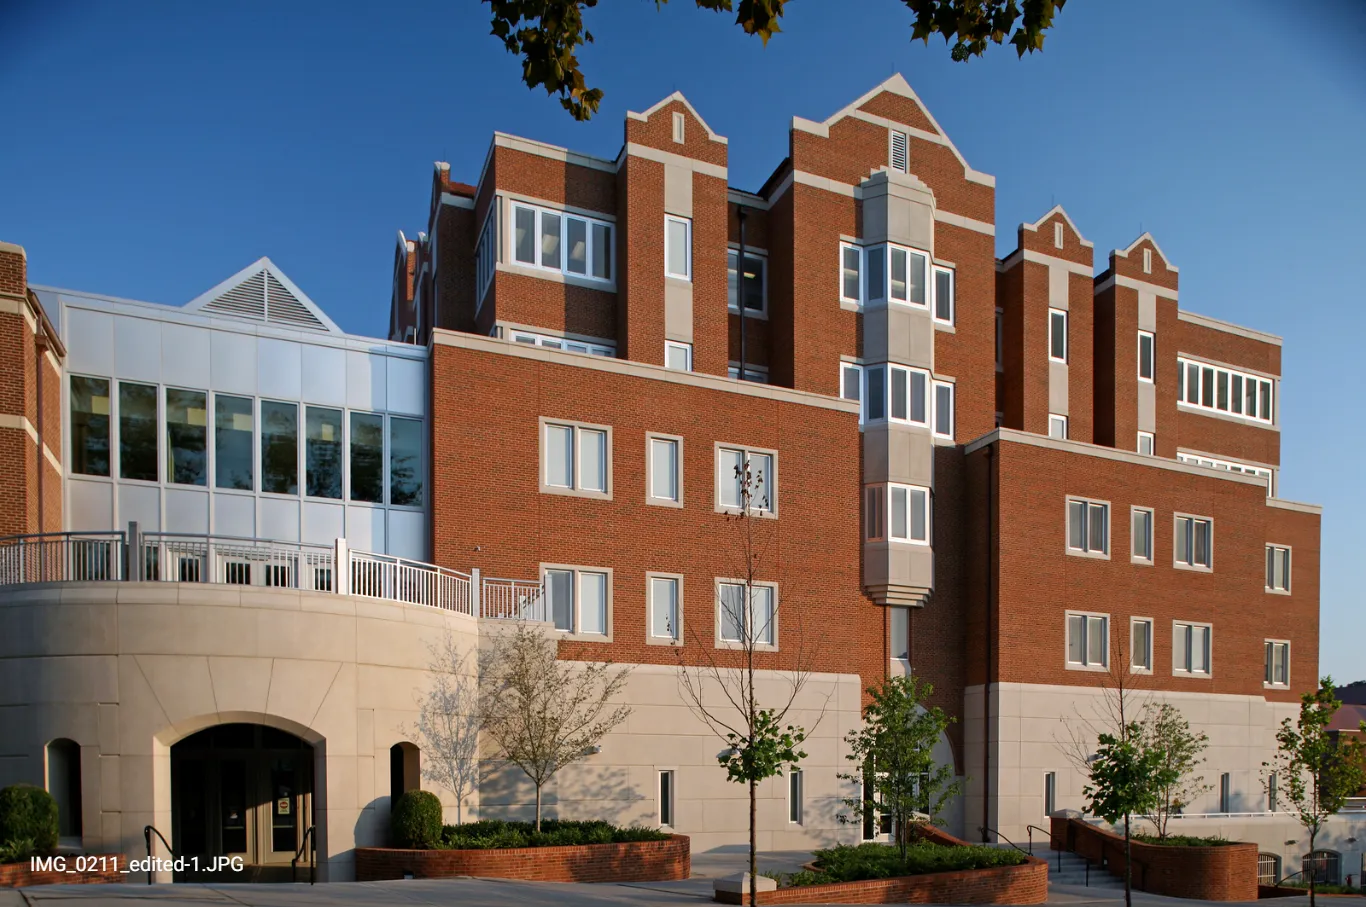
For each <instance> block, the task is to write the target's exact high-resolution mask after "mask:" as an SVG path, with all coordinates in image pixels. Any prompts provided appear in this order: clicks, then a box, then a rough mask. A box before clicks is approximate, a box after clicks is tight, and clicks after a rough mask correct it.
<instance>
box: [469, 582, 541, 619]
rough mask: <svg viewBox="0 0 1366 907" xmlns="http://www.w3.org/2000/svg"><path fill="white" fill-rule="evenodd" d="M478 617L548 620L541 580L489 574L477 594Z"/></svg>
mask: <svg viewBox="0 0 1366 907" xmlns="http://www.w3.org/2000/svg"><path fill="white" fill-rule="evenodd" d="M479 598H480V601H479V616H480V617H487V618H491V619H493V620H541V621H544V620H549V619H550V618H549V615H548V614H547V613H546V600H545V589H544V586H543V585H542V584H541V583H535V582H528V581H525V580H515V579H498V578H495V577H489V578H487V579H485V580H484V582H483V590H482V592H481V594H480V596H479Z"/></svg>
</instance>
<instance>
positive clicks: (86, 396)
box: [71, 375, 109, 476]
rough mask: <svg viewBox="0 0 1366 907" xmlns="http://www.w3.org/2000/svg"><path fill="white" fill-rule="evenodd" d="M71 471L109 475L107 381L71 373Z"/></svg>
mask: <svg viewBox="0 0 1366 907" xmlns="http://www.w3.org/2000/svg"><path fill="white" fill-rule="evenodd" d="M71 471H72V472H74V473H77V474H79V475H83V476H107V475H109V381H108V380H107V379H105V378H84V377H81V376H79V375H72V376H71Z"/></svg>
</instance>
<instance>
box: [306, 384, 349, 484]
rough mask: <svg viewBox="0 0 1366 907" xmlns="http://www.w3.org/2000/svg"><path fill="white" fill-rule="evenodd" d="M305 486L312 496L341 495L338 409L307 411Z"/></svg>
mask: <svg viewBox="0 0 1366 907" xmlns="http://www.w3.org/2000/svg"><path fill="white" fill-rule="evenodd" d="M304 487H305V488H306V489H307V491H306V493H307V494H308V496H309V497H314V498H341V496H342V414H341V410H339V409H323V408H321V407H318V406H309V407H306V408H305V410H304Z"/></svg>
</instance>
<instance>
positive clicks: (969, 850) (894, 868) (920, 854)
mask: <svg viewBox="0 0 1366 907" xmlns="http://www.w3.org/2000/svg"><path fill="white" fill-rule="evenodd" d="M815 857H816V864H817V866H818V867H819V870H818V871H816V872H812V871H810V870H805V869H804V870H802V871H801V872H794V873H792V874H791V875H789V876H787V877H786V879H784V883H785V884H786V885H787V886H794V885H825V884H828V883H831V882H861V881H864V880H867V879H894V878H897V877H898V876H913V875H924V874H925V873H930V872H953V871H956V870H962V869H991V868H994V867H997V866H1018V865H1020V864H1021V863H1023V862H1024V861H1025V855H1024V854H1023V853H1021V852H1020V851H1018V850H1012V849H1009V848H998V847H980V846H976V845H968V846H963V847H958V846H951V845H946V844H934V843H931V842H929V841H917V842H916V843H914V844H912V845H910V847H908V848H907V849H906V861H905V862H904V863H903V862H902V860H901V854H900V853H898V852H897V849H896V848H895V847H892V846H890V845H887V844H860V845H859V846H858V847H850V846H848V845H846V844H841V845H839V846H837V847H832V848H831V849H829V850H818V851H816V852H815Z"/></svg>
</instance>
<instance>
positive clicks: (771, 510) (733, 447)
mask: <svg viewBox="0 0 1366 907" xmlns="http://www.w3.org/2000/svg"><path fill="white" fill-rule="evenodd" d="M722 451H738V452H739V453H740V455H741V460H742V461H743V462H745V463H748V462H749V460H750V458H751V457H753V456H755V455H756V454H757V455H759V456H763V457H768V458H769V473H770V475H769V476H768V477H767V481H766V482H765V487H764V488H762V489H761V490H760V494H761V495H762V496H763V497H764V498H766V499H767V504H768V506H767V507H760V506H751V507H750V508H749V512H750V515H751V516H758V517H770V518H775V519H776V518H777V516H778V452H777V451H776V450H769V449H768V448H764V447H750V446H747V445H743V444H729V443H726V442H723V441H717V442H716V444H715V447H714V450H713V453H712V477H713V478H712V482H713V484H714V485H715V486H716V488H715V492H714V494H713V495H712V499H713V503H714V505H715V508H714V509H715V511H716V512H717V513H739V509H738V508H735V507H730V506H727V505H725V504H722V503H721V482H720V478H721V453H722Z"/></svg>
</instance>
